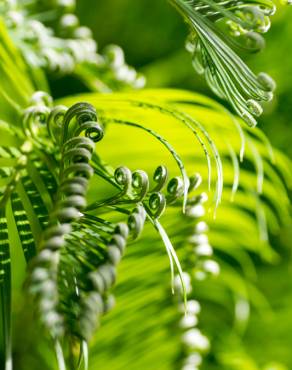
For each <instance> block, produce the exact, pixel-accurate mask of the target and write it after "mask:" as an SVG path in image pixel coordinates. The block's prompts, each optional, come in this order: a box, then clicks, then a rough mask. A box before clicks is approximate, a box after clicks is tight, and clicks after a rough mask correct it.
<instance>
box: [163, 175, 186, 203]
mask: <svg viewBox="0 0 292 370" xmlns="http://www.w3.org/2000/svg"><path fill="white" fill-rule="evenodd" d="M183 191H184V184H183V181H182V179H181V178H180V177H174V178H173V179H171V180H170V181H169V183H168V185H167V192H168V195H167V198H166V199H167V202H169V203H172V202H174V201H176V200H177V199H178V198H180V197H182V196H183Z"/></svg>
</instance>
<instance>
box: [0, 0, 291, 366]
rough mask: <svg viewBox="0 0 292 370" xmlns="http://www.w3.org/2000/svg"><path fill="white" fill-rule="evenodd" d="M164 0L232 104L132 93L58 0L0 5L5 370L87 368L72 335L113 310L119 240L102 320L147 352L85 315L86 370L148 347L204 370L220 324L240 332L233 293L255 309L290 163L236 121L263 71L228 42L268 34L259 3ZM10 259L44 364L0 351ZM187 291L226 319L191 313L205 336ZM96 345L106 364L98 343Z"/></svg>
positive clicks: (245, 113) (133, 360) (80, 341)
mask: <svg viewBox="0 0 292 370" xmlns="http://www.w3.org/2000/svg"><path fill="white" fill-rule="evenodd" d="M170 2H171V3H172V4H173V5H174V6H175V7H176V8H177V9H178V10H179V11H180V12H181V13H182V14H183V16H184V18H185V20H186V21H187V23H188V24H189V26H190V29H191V36H190V37H189V38H188V41H187V49H188V50H189V51H191V52H192V53H193V65H194V67H195V69H196V71H197V72H198V73H200V74H204V75H205V78H206V81H207V83H208V84H209V86H210V87H211V88H212V90H213V91H214V92H215V93H216V94H217V95H218V96H219V97H220V98H223V99H226V100H227V101H228V102H229V103H230V104H231V106H232V107H233V108H234V111H235V112H236V113H237V114H238V115H239V116H240V117H236V116H234V115H233V114H232V113H231V112H228V110H227V109H226V108H224V107H223V106H221V105H220V104H219V103H217V102H214V101H212V100H210V99H209V98H206V97H204V96H200V95H197V94H195V93H191V92H185V91H178V90H146V89H141V88H142V87H143V86H144V82H145V81H144V78H143V76H140V75H139V74H138V73H137V72H136V71H135V70H134V69H133V68H131V67H129V66H128V65H127V64H126V63H125V60H124V55H123V52H122V50H121V49H120V48H118V47H117V46H109V47H107V48H106V49H105V51H104V53H103V54H98V53H97V50H96V43H95V42H94V40H93V39H92V36H91V33H90V30H88V29H87V28H85V27H82V26H79V22H78V19H77V17H76V16H75V15H73V14H72V11H73V10H74V3H73V1H57V0H54V1H53V0H51V1H42V2H39V1H18V2H17V1H3V2H2V3H1V4H0V14H1V23H0V37H1V46H0V71H1V83H2V84H1V89H0V94H1V106H0V113H1V117H0V118H1V121H0V131H1V135H0V153H1V157H0V171H1V178H0V190H1V198H0V212H1V217H0V223H1V229H0V234H1V235H0V248H1V249H0V277H1V280H0V292H1V294H0V306H1V313H0V360H1V365H0V367H1V369H5V370H10V369H12V357H14V359H13V362H14V367H13V368H15V369H16V368H19V369H20V368H23V369H24V367H23V366H24V365H23V364H21V362H22V361H23V362H25V361H28V362H27V364H29V365H26V366H29V367H30V368H33V367H35V368H39V367H40V363H41V364H42V365H41V366H42V367H43V368H47V369H53V368H55V367H56V366H58V367H59V369H60V370H64V369H66V368H68V369H80V368H85V369H87V368H88V366H89V365H88V344H89V342H90V340H91V339H92V337H93V335H94V333H95V332H96V328H97V326H99V324H100V320H101V318H102V316H103V315H104V314H105V313H106V312H108V311H109V310H110V309H111V308H112V307H113V304H114V297H113V290H112V288H113V285H114V283H115V280H116V273H117V268H118V266H119V264H120V260H121V258H122V256H123V255H124V253H125V250H126V248H127V249H128V256H127V258H126V259H125V261H124V263H121V266H120V274H119V276H120V277H121V284H120V285H119V286H118V288H117V290H116V291H117V296H118V301H119V302H118V303H119V304H118V305H117V313H116V316H114V315H115V313H113V316H112V323H111V318H109V319H105V320H108V322H106V325H109V326H108V327H109V328H110V325H112V326H113V327H114V329H113V333H114V336H115V338H119V337H122V338H123V340H124V341H125V343H126V344H129V343H130V344H132V343H131V341H133V340H132V339H131V335H129V334H128V333H127V331H128V330H129V329H127V328H128V327H131V328H133V332H134V333H136V334H135V335H136V337H135V338H136V340H138V338H140V339H141V336H142V333H143V332H142V330H143V331H144V333H146V332H147V333H148V334H147V335H149V338H147V339H145V338H143V340H145V341H146V344H145V346H149V347H148V348H149V352H151V351H153V353H154V354H153V357H151V356H148V355H146V354H145V356H143V357H141V358H137V355H136V353H135V350H133V351H134V352H133V353H129V352H127V358H126V355H125V357H124V359H123V357H122V354H123V350H124V349H125V346H121V348H119V349H118V348H117V345H116V344H115V343H114V342H113V343H111V342H110V340H111V339H112V338H109V335H108V334H107V333H106V332H104V331H103V329H102V328H101V330H100V331H99V332H98V333H97V343H98V345H97V346H96V347H95V346H93V355H92V365H91V366H92V368H97V366H98V365H99V366H100V367H103V368H105V365H104V364H105V363H106V364H107V365H106V366H107V368H109V369H124V368H126V367H128V368H133V369H134V368H135V369H142V368H143V369H148V368H149V369H150V368H153V367H152V366H153V358H155V360H156V368H157V369H160V370H161V369H169V368H171V367H173V366H174V367H175V368H176V369H179V368H180V369H184V370H189V369H193V370H194V369H197V368H199V367H200V366H201V363H202V360H203V356H204V355H205V354H207V353H208V351H210V353H211V355H209V357H208V358H207V359H206V363H208V364H209V366H210V367H209V368H210V369H211V368H216V366H221V367H220V368H225V367H224V366H225V365H226V366H228V363H226V361H225V360H224V358H220V356H218V353H217V352H216V351H218V347H220V338H218V332H220V331H221V332H224V331H226V330H228V327H233V326H234V328H235V330H234V332H233V333H232V335H233V337H234V338H236V340H237V341H239V338H240V335H241V334H242V333H243V332H244V328H245V327H246V325H247V321H248V319H249V311H250V306H256V307H258V308H259V309H260V308H261V307H262V305H263V302H264V298H263V297H262V296H261V294H260V292H259V291H258V290H257V288H256V284H255V282H254V275H255V271H254V270H255V267H254V262H253V259H252V257H251V256H254V255H259V256H260V257H261V258H262V259H263V260H265V261H268V262H272V261H274V260H276V259H277V254H276V252H275V251H274V250H273V248H272V246H271V243H270V241H269V234H270V233H276V232H278V231H279V229H280V227H281V225H282V224H287V223H290V214H289V198H288V195H287V188H289V187H290V186H291V184H292V174H291V173H290V170H289V166H290V163H289V160H288V159H287V158H285V157H284V156H283V155H282V154H281V153H279V152H278V151H276V150H274V149H272V147H271V145H270V144H269V142H268V139H267V138H266V137H265V136H264V134H263V133H262V132H261V131H260V130H258V129H255V128H253V129H251V128H249V127H248V126H255V124H256V121H255V118H254V117H256V116H258V115H260V114H261V112H262V108H261V105H260V103H261V102H263V101H267V100H270V99H271V98H272V91H273V89H274V83H273V81H272V79H271V78H270V77H268V76H267V75H266V74H264V73H260V74H259V75H257V76H256V75H255V74H254V73H253V72H251V71H250V69H249V68H248V67H247V66H246V65H245V63H244V62H243V61H242V60H241V59H240V57H239V56H238V55H237V53H236V52H237V51H242V50H243V51H246V50H248V51H252V52H254V51H256V50H258V49H259V48H261V47H262V45H263V40H262V37H261V36H260V35H259V33H262V32H266V31H267V30H268V28H269V25H270V20H269V16H270V15H272V14H273V12H274V11H275V6H274V4H273V3H272V2H271V1H269V0H261V1H248V2H242V1H213V0H200V1H182V0H171V1H170ZM233 49H234V50H233ZM56 73H57V74H69V75H74V76H75V77H77V78H79V79H80V80H81V81H82V82H83V84H84V85H85V86H87V88H88V89H90V90H92V92H91V93H84V94H82V95H79V96H73V97H64V98H62V99H60V100H57V101H56V100H54V99H53V97H52V96H51V94H50V91H49V84H48V79H49V78H50V75H51V74H56ZM133 89H140V90H139V91H137V90H135V91H133ZM104 93H109V94H104ZM242 119H243V121H245V123H247V124H248V125H246V124H245V123H244V122H243V121H242ZM240 167H241V169H240ZM208 198H209V199H210V200H208ZM230 198H231V200H230ZM144 228H145V230H144V231H143V229H144ZM208 230H209V231H208ZM141 234H142V236H141V237H140V239H139V240H138V241H137V239H138V238H139V236H140V235H141ZM163 245H164V247H165V250H166V254H163V253H160V250H161V246H163ZM211 245H212V246H211ZM128 246H129V247H128ZM213 249H215V252H216V253H214V250H213ZM21 250H22V253H23V254H22V253H21ZM22 256H24V258H25V261H26V263H27V264H28V268H27V273H26V277H25V282H24V287H25V291H26V292H28V293H29V297H28V298H27V297H26V298H25V302H28V301H30V302H33V304H32V306H33V307H34V311H35V314H36V316H37V317H39V320H40V325H41V327H42V328H44V329H45V332H46V335H47V336H48V338H50V340H49V341H50V342H51V344H52V347H53V348H54V350H55V353H56V358H57V364H56V366H55V365H54V364H53V365H52V364H51V363H50V360H48V359H45V357H46V355H45V354H40V353H38V351H36V353H35V354H34V355H33V356H32V357H29V355H27V354H25V353H21V349H19V348H17V338H14V339H16V341H15V346H16V347H15V348H16V349H15V352H16V353H17V352H20V355H19V356H20V357H19V358H17V356H16V355H15V356H12V341H11V331H12V329H11V314H12V301H13V300H12V297H13V292H12V289H11V279H12V278H13V274H14V273H15V270H13V268H14V267H13V266H14V265H15V266H16V268H19V266H21V264H22ZM167 257H168V260H169V261H168V260H167ZM11 262H12V263H11ZM220 270H221V272H220ZM169 272H170V276H171V279H170V280H171V284H170V285H171V290H172V293H173V295H172V294H171V290H170V291H169V290H168V289H167V287H168V281H169ZM215 278H216V279H215ZM214 286H216V287H217V289H215V290H214ZM194 287H195V289H194ZM165 288H166V289H165ZM200 299H202V301H203V302H204V301H206V300H207V301H210V302H211V305H214V306H215V307H217V309H218V313H219V314H218V315H219V316H224V315H229V317H231V320H229V321H228V320H227V322H224V320H222V321H221V320H220V318H219V319H218V321H217V322H214V318H213V319H212V320H211V321H210V323H208V322H207V325H206V329H205V330H207V333H209V335H210V338H209V339H208V338H207V336H206V335H205V334H203V332H204V326H202V332H201V329H199V326H198V325H199V324H198V315H199V312H200V303H199V302H198V300H200ZM155 301H157V302H155ZM154 302H155V304H156V305H153V306H152V304H153V303H154ZM13 303H14V302H13ZM25 304H27V303H25ZM158 306H159V311H160V310H161V311H162V312H163V313H162V314H161V317H162V319H161V322H160V325H158V326H157V325H156V322H155V320H154V319H155V318H156V315H157V314H158V312H157V311H156V309H157V307H158ZM119 307H120V311H118V310H119ZM219 307H220V309H219ZM137 308H138V310H137ZM224 310H226V311H227V313H226V312H225V311H224ZM230 312H234V314H233V313H232V314H231V313H230ZM202 315H204V313H202ZM145 316H147V317H146V318H145ZM30 320H31V319H30ZM30 320H28V326H31V325H36V326H37V324H36V323H33V324H32V321H30ZM141 320H145V323H144V324H145V325H144V326H143V327H141V329H139V328H138V326H139V324H141ZM131 322H132V324H131ZM176 322H179V325H178V327H176V324H175V323H176ZM23 325H25V323H23ZM27 330H28V329H27ZM29 330H31V329H29ZM216 332H217V333H216ZM145 335H146V334H145ZM169 336H171V339H170V338H169ZM115 338H114V339H115ZM26 340H27V341H28V342H29V341H30V340H31V339H29V338H26ZM43 340H44V339H43ZM210 341H211V342H212V343H210ZM41 343H43V342H41ZM120 343H121V342H120ZM218 343H219V344H218ZM211 345H212V349H211ZM40 346H41V344H40ZM113 349H114V351H116V352H118V353H119V357H117V358H118V360H115V358H113V357H112V356H109V355H108V353H110V351H112V350H113ZM236 350H237V347H236V345H235V348H234V349H233V351H234V352H236ZM95 351H97V356H95V354H94V352H95ZM102 353H103V355H102ZM166 353H168V355H166ZM33 357H34V358H33ZM114 357H115V356H114ZM95 359H96V360H95ZM25 363H26V362H25ZM214 364H215V365H214ZM212 366H213V367H212ZM226 368H230V367H226ZM237 368H238V369H239V368H240V369H241V368H243V367H237ZM250 368H251V367H250ZM254 368H256V367H254Z"/></svg>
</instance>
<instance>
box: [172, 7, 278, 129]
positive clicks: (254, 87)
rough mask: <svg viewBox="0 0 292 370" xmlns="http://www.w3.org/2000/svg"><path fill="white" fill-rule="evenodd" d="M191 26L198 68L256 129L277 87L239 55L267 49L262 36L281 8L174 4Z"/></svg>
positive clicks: (189, 43) (189, 44) (191, 47)
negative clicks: (265, 103)
mask: <svg viewBox="0 0 292 370" xmlns="http://www.w3.org/2000/svg"><path fill="white" fill-rule="evenodd" d="M170 2H171V3H172V4H173V5H174V6H175V7H176V8H177V9H178V11H179V12H180V13H182V15H183V17H184V18H185V20H186V22H187V23H188V25H189V27H190V36H189V38H188V40H187V43H186V47H187V50H188V51H190V52H191V53H192V54H193V66H194V68H195V70H196V72H197V73H199V74H202V75H204V76H205V78H206V81H207V83H208V85H209V86H210V88H211V89H212V90H213V92H214V93H215V94H216V95H217V96H219V97H220V98H222V99H225V100H227V101H228V102H229V103H230V104H231V105H232V106H233V108H234V110H235V112H236V113H237V114H239V115H240V116H241V117H242V118H243V119H244V120H245V122H246V123H247V124H248V125H249V126H251V127H253V126H255V125H256V123H257V122H256V117H258V116H260V115H261V114H262V106H261V103H262V102H265V101H269V100H271V99H272V97H273V90H274V89H275V83H274V82H273V80H272V79H271V78H270V77H269V76H268V75H267V74H265V73H260V74H258V75H255V74H254V73H253V72H252V71H251V70H250V69H249V68H248V67H247V65H246V64H245V63H244V62H243V61H242V59H241V58H240V56H239V55H238V54H237V53H236V52H237V51H247V52H255V51H258V50H260V49H261V48H262V47H263V46H264V39H263V37H262V36H261V33H264V32H266V31H267V30H268V29H269V27H270V18H269V17H270V16H271V15H273V13H274V12H275V5H274V4H273V2H272V1H270V0H263V1H262V0H259V1H244V2H243V1H219V0H200V1H186V0H171V1H170Z"/></svg>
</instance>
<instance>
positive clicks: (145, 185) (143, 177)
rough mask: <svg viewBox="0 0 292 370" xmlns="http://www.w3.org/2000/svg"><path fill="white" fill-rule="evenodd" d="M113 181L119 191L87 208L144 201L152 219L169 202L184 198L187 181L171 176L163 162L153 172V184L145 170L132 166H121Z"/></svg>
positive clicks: (144, 205)
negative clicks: (132, 167)
mask: <svg viewBox="0 0 292 370" xmlns="http://www.w3.org/2000/svg"><path fill="white" fill-rule="evenodd" d="M112 181H113V182H114V183H115V184H116V186H117V187H118V188H119V192H118V193H117V194H116V195H114V196H112V197H110V198H108V199H106V200H103V201H101V202H95V203H92V204H90V205H89V206H88V207H87V210H88V211H91V210H94V209H97V208H99V207H103V206H113V205H122V204H124V205H127V204H128V205H131V204H133V203H134V204H141V205H143V207H144V209H145V210H146V212H147V214H148V216H149V217H150V218H151V219H153V220H154V219H158V218H159V217H161V215H162V214H163V212H164V210H165V208H166V205H167V204H172V203H175V202H176V201H178V200H179V199H181V198H182V197H183V195H184V188H185V186H184V182H183V180H182V179H181V178H180V177H174V178H172V179H170V180H168V170H167V168H166V166H164V165H160V166H158V167H157V168H156V170H155V171H154V174H153V181H152V182H153V185H152V187H151V184H150V179H149V177H148V175H147V173H146V172H145V171H142V170H136V171H134V172H132V171H131V170H130V169H129V168H127V167H125V166H122V167H118V168H117V169H116V170H115V172H114V174H113V175H112Z"/></svg>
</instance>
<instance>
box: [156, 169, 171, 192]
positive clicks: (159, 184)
mask: <svg viewBox="0 0 292 370" xmlns="http://www.w3.org/2000/svg"><path fill="white" fill-rule="evenodd" d="M167 178H168V170H167V168H166V167H165V166H159V167H157V168H156V170H155V172H154V175H153V180H154V181H155V182H156V185H155V187H154V188H153V189H152V192H156V191H160V190H162V189H163V188H164V186H165V184H166V182H167Z"/></svg>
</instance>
